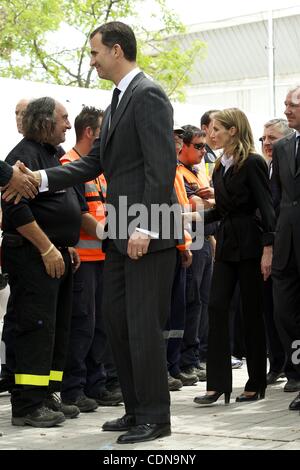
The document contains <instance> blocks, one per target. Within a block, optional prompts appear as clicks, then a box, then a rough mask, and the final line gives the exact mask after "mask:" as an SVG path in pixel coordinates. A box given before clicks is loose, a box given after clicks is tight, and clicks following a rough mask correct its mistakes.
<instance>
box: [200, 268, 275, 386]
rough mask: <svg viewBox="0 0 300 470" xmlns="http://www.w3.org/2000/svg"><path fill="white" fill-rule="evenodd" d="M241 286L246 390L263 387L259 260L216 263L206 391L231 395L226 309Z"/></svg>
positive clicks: (261, 304) (264, 381)
mask: <svg viewBox="0 0 300 470" xmlns="http://www.w3.org/2000/svg"><path fill="white" fill-rule="evenodd" d="M237 281H239V283H240V290H241V298H242V306H243V309H242V310H243V317H244V318H243V320H244V325H245V343H246V354H247V368H248V374H249V380H248V381H247V383H246V385H245V390H247V391H253V392H255V391H258V390H261V389H263V388H265V387H266V363H267V359H266V341H265V330H264V322H263V300H262V286H263V284H262V283H263V279H262V275H261V272H260V259H249V260H244V261H240V262H236V263H234V262H222V261H216V262H215V265H214V271H213V279H212V285H211V292H210V300H209V307H208V312H209V336H208V360H207V390H215V391H220V392H221V391H223V392H231V390H232V368H231V351H230V339H229V307H230V302H231V299H232V295H233V292H234V289H235V286H236V283H237Z"/></svg>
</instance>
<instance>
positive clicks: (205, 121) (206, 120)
mask: <svg viewBox="0 0 300 470" xmlns="http://www.w3.org/2000/svg"><path fill="white" fill-rule="evenodd" d="M218 111H219V110H218V109H210V110H209V111H206V113H204V114H203V115H202V116H201V120H200V126H201V127H202V126H209V125H210V123H211V120H212V117H211V115H212V114H213V113H217V112H218Z"/></svg>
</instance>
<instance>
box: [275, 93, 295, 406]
mask: <svg viewBox="0 0 300 470" xmlns="http://www.w3.org/2000/svg"><path fill="white" fill-rule="evenodd" d="M285 107H286V109H285V115H286V117H287V120H288V123H289V127H290V128H292V129H295V131H296V132H295V133H293V134H291V135H289V136H287V137H285V138H283V139H281V140H279V141H278V142H277V143H275V145H274V147H273V176H272V178H273V187H274V188H275V189H276V192H277V196H276V197H277V198H278V200H279V201H280V211H279V216H278V222H277V228H276V237H275V245H274V258H273V271H272V276H273V283H274V307H275V319H276V321H277V323H278V327H279V331H280V336H281V339H282V341H283V344H284V348H285V351H286V353H287V357H288V360H291V361H292V363H293V366H294V368H295V370H296V371H297V373H298V374H299V373H300V364H299V360H298V355H299V354H298V352H297V348H299V344H298V343H299V341H298V342H297V340H299V339H300V245H299V240H300V142H299V140H300V86H297V87H295V88H293V89H292V90H290V91H289V93H288V94H287V97H286V100H285ZM276 192H275V193H276ZM290 409H293V410H300V393H299V394H298V395H297V397H296V398H295V399H294V400H293V401H292V403H291V404H290Z"/></svg>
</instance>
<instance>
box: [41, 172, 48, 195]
mask: <svg viewBox="0 0 300 470" xmlns="http://www.w3.org/2000/svg"><path fill="white" fill-rule="evenodd" d="M39 171H40V175H41V184H40V187H39V192H40V193H44V192H45V191H49V183H48V176H47V173H46V171H45V170H39Z"/></svg>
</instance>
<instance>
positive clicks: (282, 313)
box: [272, 248, 300, 380]
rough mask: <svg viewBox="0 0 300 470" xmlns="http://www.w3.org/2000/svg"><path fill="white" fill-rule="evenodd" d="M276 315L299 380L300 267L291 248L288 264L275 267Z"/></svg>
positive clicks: (285, 346) (280, 333) (273, 274)
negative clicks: (281, 268)
mask: <svg viewBox="0 0 300 470" xmlns="http://www.w3.org/2000/svg"><path fill="white" fill-rule="evenodd" d="M272 279H273V294H274V317H275V322H276V326H277V328H278V332H279V335H280V339H281V341H282V344H283V347H284V349H285V352H286V356H287V364H292V365H293V367H294V370H295V373H296V375H295V376H293V375H292V374H291V373H289V375H288V377H289V378H295V379H297V380H298V377H299V374H300V269H299V267H298V264H297V261H296V253H295V252H294V250H293V248H292V249H291V253H290V258H289V262H288V264H287V266H286V267H285V269H283V270H277V269H275V268H274V267H273V270H272Z"/></svg>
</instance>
